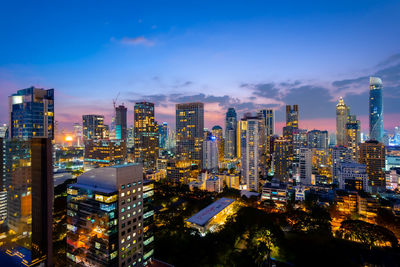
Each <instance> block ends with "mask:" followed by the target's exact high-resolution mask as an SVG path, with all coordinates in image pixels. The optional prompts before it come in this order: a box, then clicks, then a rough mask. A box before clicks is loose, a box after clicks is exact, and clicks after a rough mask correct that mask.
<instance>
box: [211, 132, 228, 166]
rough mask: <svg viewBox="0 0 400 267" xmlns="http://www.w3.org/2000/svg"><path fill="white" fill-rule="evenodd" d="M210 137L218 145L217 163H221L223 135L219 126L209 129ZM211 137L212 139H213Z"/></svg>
mask: <svg viewBox="0 0 400 267" xmlns="http://www.w3.org/2000/svg"><path fill="white" fill-rule="evenodd" d="M211 135H212V136H214V137H215V139H216V141H217V144H218V161H219V162H222V161H223V160H224V157H225V156H224V135H223V131H222V127H221V126H219V125H215V126H214V127H212V129H211ZM214 137H212V138H214Z"/></svg>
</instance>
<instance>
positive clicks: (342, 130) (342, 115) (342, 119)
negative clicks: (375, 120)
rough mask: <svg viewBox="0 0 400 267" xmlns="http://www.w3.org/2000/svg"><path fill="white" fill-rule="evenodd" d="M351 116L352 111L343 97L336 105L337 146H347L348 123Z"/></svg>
mask: <svg viewBox="0 0 400 267" xmlns="http://www.w3.org/2000/svg"><path fill="white" fill-rule="evenodd" d="M349 115H350V109H349V107H348V106H346V104H345V103H344V101H343V98H342V97H341V98H340V99H339V103H338V104H337V105H336V145H337V146H346V145H347V144H346V123H347V122H348V117H349Z"/></svg>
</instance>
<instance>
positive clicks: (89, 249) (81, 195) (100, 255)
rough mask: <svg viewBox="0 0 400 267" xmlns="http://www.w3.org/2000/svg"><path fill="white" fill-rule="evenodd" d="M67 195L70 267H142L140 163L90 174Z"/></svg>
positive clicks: (80, 179)
mask: <svg viewBox="0 0 400 267" xmlns="http://www.w3.org/2000/svg"><path fill="white" fill-rule="evenodd" d="M146 192H147V191H146ZM67 193H68V196H67V203H68V204H67V225H68V232H67V249H66V252H67V253H66V256H67V266H129V265H131V266H143V260H144V258H143V241H144V240H143V238H144V235H143V232H144V225H143V219H144V216H143V212H144V205H143V204H144V203H143V202H144V193H143V169H142V166H141V164H128V165H118V166H113V167H107V168H97V169H93V170H90V171H88V172H86V173H84V174H82V175H81V176H78V178H77V182H76V183H75V184H71V185H69V187H68V189H67Z"/></svg>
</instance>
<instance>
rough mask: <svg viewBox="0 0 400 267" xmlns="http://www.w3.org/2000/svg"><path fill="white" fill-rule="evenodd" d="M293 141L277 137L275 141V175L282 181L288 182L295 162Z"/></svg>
mask: <svg viewBox="0 0 400 267" xmlns="http://www.w3.org/2000/svg"><path fill="white" fill-rule="evenodd" d="M291 146H292V144H291V141H289V140H286V139H284V138H277V139H275V141H274V164H273V165H274V177H275V178H276V179H278V180H280V181H282V182H288V181H289V178H290V176H291V175H290V173H291V166H292V162H293V154H292V153H291Z"/></svg>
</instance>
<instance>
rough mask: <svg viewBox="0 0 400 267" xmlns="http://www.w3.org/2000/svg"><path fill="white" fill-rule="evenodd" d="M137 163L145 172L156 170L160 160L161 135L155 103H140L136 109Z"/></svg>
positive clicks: (135, 147)
mask: <svg viewBox="0 0 400 267" xmlns="http://www.w3.org/2000/svg"><path fill="white" fill-rule="evenodd" d="M134 122H135V125H134V126H135V127H134V133H135V134H134V136H135V145H134V151H135V153H134V155H135V162H140V163H143V168H144V169H145V170H148V169H155V168H156V163H157V158H158V146H159V139H158V138H159V135H158V126H157V123H156V121H155V120H154V103H150V102H138V103H136V104H135V107H134Z"/></svg>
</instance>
